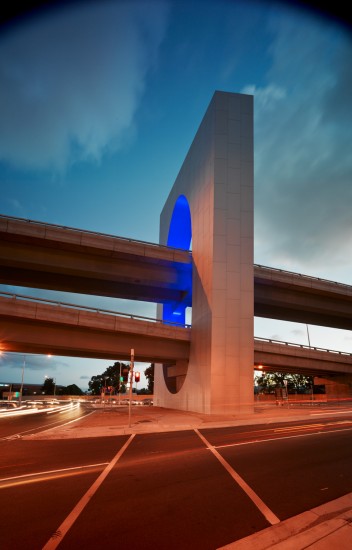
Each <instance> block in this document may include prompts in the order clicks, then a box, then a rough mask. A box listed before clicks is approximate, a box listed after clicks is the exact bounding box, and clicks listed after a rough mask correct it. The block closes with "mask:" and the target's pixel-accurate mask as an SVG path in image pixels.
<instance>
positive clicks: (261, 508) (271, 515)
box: [194, 428, 280, 525]
mask: <svg viewBox="0 0 352 550" xmlns="http://www.w3.org/2000/svg"><path fill="white" fill-rule="evenodd" d="M194 431H195V432H196V434H197V435H198V436H199V437H200V439H201V440H202V441H203V443H204V444H205V445H206V446H207V447H208V449H209V450H210V451H211V452H212V453H213V455H214V456H215V457H216V458H217V459H218V461H219V462H220V463H221V464H222V466H223V467H224V468H225V470H227V472H228V473H229V474H230V476H231V477H232V478H233V479H234V480H235V481H236V483H238V485H239V486H240V487H241V488H242V489H243V491H244V492H245V493H246V495H247V496H248V497H249V498H250V499H251V501H252V502H253V503H254V504H255V505H256V507H257V508H258V510H259V511H260V512H261V513H262V514H263V516H264V517H265V518H266V519H267V520H268V522H269V523H271V525H275V524H276V523H280V520H279V518H278V517H277V516H276V515H275V514H274V513H273V512H272V511H271V510H270V508H268V506H267V505H266V504H265V503H264V502H263V501H262V499H261V498H260V497H259V496H258V495H257V494H256V493H255V492H254V491H253V489H252V488H251V487H250V486H249V485H248V484H247V483H246V482H245V480H244V479H243V478H242V477H241V476H240V475H239V474H238V473H237V472H236V471H235V470H234V469H233V468H232V466H230V464H229V463H228V462H226V460H225V459H224V458H223V457H222V456H221V454H220V453H218V451H217V450H216V449H215V447H213V445H211V444H210V443H209V441H208V440H207V439H205V437H204V436H203V435H202V434H201V433H200V432H199V430H197V428H195V429H194Z"/></svg>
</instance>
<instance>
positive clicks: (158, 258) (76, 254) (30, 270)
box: [0, 216, 352, 330]
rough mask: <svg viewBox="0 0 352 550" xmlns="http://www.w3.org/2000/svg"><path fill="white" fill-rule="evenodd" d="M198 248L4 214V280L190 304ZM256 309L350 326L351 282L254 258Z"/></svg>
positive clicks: (0, 222) (0, 276)
mask: <svg viewBox="0 0 352 550" xmlns="http://www.w3.org/2000/svg"><path fill="white" fill-rule="evenodd" d="M191 279H192V253H191V252H190V251H186V250H179V249H174V248H170V247H166V246H161V245H157V244H153V243H145V242H141V241H133V240H131V239H124V238H121V237H116V236H112V235H104V234H101V233H94V232H90V231H83V230H79V229H72V228H67V227H61V226H57V225H53V224H45V223H41V222H36V221H31V220H24V219H21V218H11V217H9V216H0V284H7V285H14V286H26V287H31V288H46V289H51V290H61V291H66V292H74V293H80V294H94V295H98V296H109V297H115V298H124V299H133V300H141V301H151V302H156V303H164V304H165V303H168V304H170V303H171V304H173V303H175V304H176V303H180V302H183V303H185V305H187V306H191V305H192V302H191V286H192V281H191ZM254 314H255V315H256V316H258V317H267V318H272V319H281V320H286V321H295V322H301V323H309V324H318V325H321V326H328V327H333V328H341V329H349V330H351V329H352V286H350V285H346V284H343V283H337V282H333V281H327V280H324V279H320V278H317V277H310V276H307V275H302V274H299V273H292V272H288V271H284V270H280V269H275V268H269V267H265V266H262V265H255V266H254Z"/></svg>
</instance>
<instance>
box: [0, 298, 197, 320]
mask: <svg viewBox="0 0 352 550" xmlns="http://www.w3.org/2000/svg"><path fill="white" fill-rule="evenodd" d="M0 296H3V297H5V298H10V299H12V300H26V301H27V302H35V303H41V304H48V305H52V306H56V307H60V306H64V307H68V308H72V309H79V310H84V311H90V312H92V313H103V314H106V315H114V316H116V317H124V318H127V319H136V320H139V321H148V322H151V323H160V324H162V325H172V326H176V327H181V328H191V325H187V324H182V323H176V322H174V321H163V320H162V319H155V318H153V317H145V316H143V315H135V314H134V313H125V312H122V311H113V310H110V309H103V308H100V307H93V306H83V305H79V304H71V303H69V302H62V301H61V300H60V301H57V300H48V299H47V298H38V297H36V296H25V295H24V294H13V293H11V292H3V291H0Z"/></svg>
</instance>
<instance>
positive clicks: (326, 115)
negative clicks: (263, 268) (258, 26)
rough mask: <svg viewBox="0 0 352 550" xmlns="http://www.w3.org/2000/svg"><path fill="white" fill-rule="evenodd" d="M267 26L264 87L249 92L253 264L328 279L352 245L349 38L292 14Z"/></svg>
mask: <svg viewBox="0 0 352 550" xmlns="http://www.w3.org/2000/svg"><path fill="white" fill-rule="evenodd" d="M320 25H321V26H320ZM271 26H272V29H273V31H274V32H275V39H274V40H273V42H272V45H271V49H270V52H271V55H272V65H271V68H270V70H269V72H268V74H267V79H268V82H269V83H270V84H268V85H267V86H266V87H263V88H259V89H257V88H253V89H252V91H253V93H254V95H255V121H256V122H255V130H256V252H257V253H259V254H260V257H258V256H257V257H256V261H258V262H259V263H267V264H268V263H270V264H271V265H279V266H280V267H287V268H292V267H293V266H295V270H297V269H298V268H299V267H300V268H301V269H306V270H309V272H310V273H311V274H313V272H312V270H314V269H315V268H317V269H319V270H320V274H321V273H322V271H321V268H322V267H324V268H325V269H326V273H327V272H328V269H329V267H330V266H332V264H333V263H334V262H335V261H338V262H339V263H340V264H341V265H342V264H344V263H346V262H348V261H349V258H350V250H351V245H352V216H351V199H352V185H351V180H352V156H351V154H350V151H351V143H352V108H351V107H352V100H351V93H350V92H351V88H352V64H351V62H350V59H351V54H352V42H351V36H350V35H348V34H346V33H345V32H344V31H343V30H340V31H337V29H336V28H331V27H327V26H325V25H324V26H323V25H322V24H319V25H318V23H316V24H312V21H310V20H307V21H305V20H304V19H302V18H300V19H296V17H295V16H294V15H293V14H292V15H291V17H290V18H287V17H282V18H280V17H275V18H273V19H272V21H271ZM256 255H257V254H256Z"/></svg>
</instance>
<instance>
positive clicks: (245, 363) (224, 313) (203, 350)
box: [155, 92, 254, 414]
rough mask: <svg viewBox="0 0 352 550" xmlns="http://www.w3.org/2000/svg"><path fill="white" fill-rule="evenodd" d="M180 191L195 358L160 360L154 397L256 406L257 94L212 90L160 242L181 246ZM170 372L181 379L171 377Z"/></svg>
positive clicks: (222, 406)
mask: <svg viewBox="0 0 352 550" xmlns="http://www.w3.org/2000/svg"><path fill="white" fill-rule="evenodd" d="M180 197H181V198H182V201H183V202H185V200H186V201H187V203H188V205H189V211H190V217H191V228H192V256H193V267H192V270H193V271H192V293H193V297H192V337H191V348H190V358H189V363H188V368H183V369H181V370H182V373H181V371H179V372H178V373H177V369H178V368H177V366H176V367H172V366H170V365H169V366H165V365H164V368H162V366H161V365H156V369H155V371H156V374H155V404H157V405H160V406H164V407H171V408H177V409H183V410H191V411H197V412H203V413H218V414H225V413H227V414H228V413H231V414H232V413H239V412H250V411H252V410H253V364H254V363H253V361H254V351H253V342H254V334H253V308H254V282H253V281H254V274H253V98H252V96H248V95H241V94H232V93H225V92H216V93H215V94H214V96H213V98H212V101H211V103H210V105H209V107H208V110H207V112H206V114H205V116H204V118H203V121H202V123H201V125H200V127H199V130H198V132H197V134H196V136H195V139H194V141H193V143H192V145H191V148H190V150H189V152H188V154H187V157H186V159H185V161H184V163H183V165H182V168H181V170H180V172H179V174H178V177H177V179H176V182H175V184H174V186H173V188H172V190H171V192H170V195H169V197H168V199H167V201H166V204H165V206H164V209H163V211H162V214H161V220H160V243H161V244H169V245H173V246H178V245H177V239H176V241H175V239H173V240H171V241H170V224H172V223H173V224H174V222H175V220H174V216H175V213H176V211H177V215H178V214H179V209H176V207H175V205H176V204H178V201H179V199H180ZM181 217H182V213H181ZM176 221H177V223H176V225H174V227H173V229H175V227H178V231H179V232H181V233H182V231H183V229H184V226H186V227H188V223H189V222H188V221H187V220H186V219H185V220H184V224H183V223H182V219H181V220H176ZM176 233H177V232H176ZM183 242H184V241H182V243H183ZM179 246H180V248H181V247H182V248H183V247H184V246H183V244H181V245H179ZM174 308H175V315H176V313H177V315H180V311H177V309H180V308H177V305H175V306H174ZM168 311H169V310H168ZM164 314H165V311H164ZM159 315H160V316H162V307H161V306H159ZM181 318H182V317H181ZM175 320H176V317H175ZM183 367H185V366H183ZM185 371H186V372H185ZM173 375H175V376H173ZM171 378H174V379H176V382H175V383H170V379H171Z"/></svg>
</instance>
